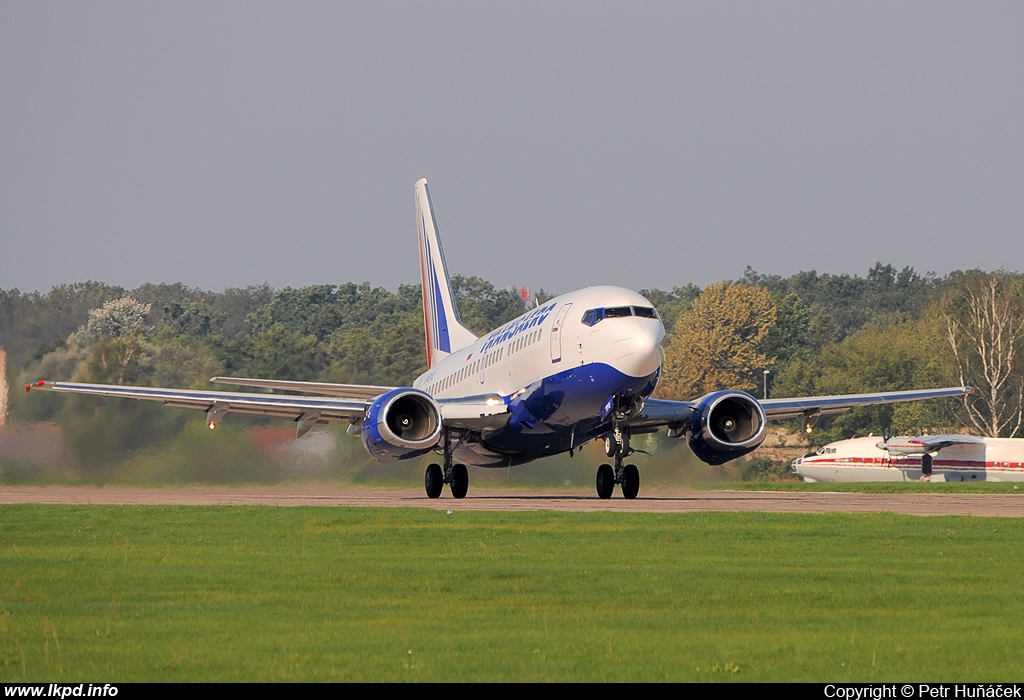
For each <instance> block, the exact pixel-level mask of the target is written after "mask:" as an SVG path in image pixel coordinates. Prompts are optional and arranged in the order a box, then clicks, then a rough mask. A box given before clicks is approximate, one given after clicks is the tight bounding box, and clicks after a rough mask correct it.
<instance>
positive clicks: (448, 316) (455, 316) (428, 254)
mask: <svg viewBox="0 0 1024 700" xmlns="http://www.w3.org/2000/svg"><path fill="white" fill-rule="evenodd" d="M415 192H416V227H417V229H418V231H419V239H420V276H421V280H422V283H423V325H424V327H425V329H426V335H427V367H428V368H430V367H433V366H434V364H436V363H437V362H438V361H440V360H443V359H444V358H446V357H448V355H450V354H451V353H453V352H456V351H458V350H461V349H462V348H464V347H466V346H467V345H470V344H471V343H472V342H473V341H475V340H476V339H477V337H476V335H474V334H473V332H472V331H470V330H469V329H468V328H466V327H465V326H463V325H462V320H461V319H460V318H459V310H458V309H457V308H456V306H455V297H454V295H453V294H452V286H451V282H450V281H449V279H448V268H447V266H446V265H445V262H444V250H442V248H441V239H440V237H439V236H438V235H437V221H436V220H435V219H434V206H433V204H431V202H430V192H429V190H428V189H427V179H426V178H421V179H419V180H417V181H416V186H415Z"/></svg>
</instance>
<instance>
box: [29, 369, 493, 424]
mask: <svg viewBox="0 0 1024 700" xmlns="http://www.w3.org/2000/svg"><path fill="white" fill-rule="evenodd" d="M210 381H213V382H220V383H230V384H237V385H239V386H253V387H261V388H268V389H283V390H287V391H306V392H320V393H324V394H335V395H337V396H338V397H344V398H335V397H333V396H287V395H272V394H270V395H268V394H248V393H241V392H229V391H201V390H193V389H163V388H159V387H148V386H117V385H113V384H82V383H79V382H50V381H46V380H43V379H40V380H39V381H38V382H36V383H34V384H27V385H26V386H25V390H26V391H32V390H42V391H56V392H63V393H69V394H91V395H94V396H112V397H116V398H123V399H142V400H146V401H160V402H161V403H162V404H163V405H164V406H166V407H168V408H183V409H187V410H193V411H206V424H207V427H209V428H210V429H211V430H212V429H213V428H215V427H216V426H217V424H218V423H220V421H221V419H222V418H223V417H224V415H225V414H227V413H243V414H247V415H251V416H268V417H273V418H284V419H287V420H292V421H295V422H296V423H298V424H299V425H298V429H297V431H296V432H297V437H302V436H303V435H305V434H306V433H307V432H309V430H310V429H311V428H312V427H313V425H314V424H316V423H334V422H345V423H350V424H352V423H359V422H360V421H362V420H363V418H364V417H365V416H366V410H367V408H369V406H370V405H371V404H372V403H373V400H374V399H375V398H377V397H378V396H381V395H382V394H386V393H387V392H389V391H393V390H394V389H397V388H399V387H388V386H369V385H365V384H330V383H326V382H291V381H284V380H276V379H247V378H234V377H214V378H213V379H211V380H210ZM436 401H437V406H438V409H439V411H440V414H441V420H442V422H443V423H444V425H446V426H449V427H453V428H461V429H464V430H480V429H483V428H496V427H501V426H502V425H504V423H505V422H507V420H508V406H507V404H506V403H505V402H504V401H503V400H502V399H501V397H500V396H497V395H496V394H484V395H480V396H466V397H460V398H458V399H437V400H436Z"/></svg>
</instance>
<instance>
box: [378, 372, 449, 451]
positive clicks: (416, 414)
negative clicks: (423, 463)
mask: <svg viewBox="0 0 1024 700" xmlns="http://www.w3.org/2000/svg"><path fill="white" fill-rule="evenodd" d="M362 436H363V447H365V448H366V451H367V452H369V453H370V455H372V456H373V457H374V458H375V459H377V460H378V461H380V462H396V461H398V460H400V459H409V458H411V457H418V456H420V455H422V454H426V453H427V452H430V450H432V449H434V447H435V446H436V445H437V443H438V442H440V440H441V409H440V408H438V405H437V403H436V402H435V401H434V399H432V398H431V397H430V395H429V394H427V393H425V392H422V391H419V390H418V389H392V390H391V391H389V392H388V393H386V394H381V395H380V396H378V397H377V398H376V399H374V401H373V403H372V404H370V408H369V409H367V411H366V417H365V418H364V419H363V427H362Z"/></svg>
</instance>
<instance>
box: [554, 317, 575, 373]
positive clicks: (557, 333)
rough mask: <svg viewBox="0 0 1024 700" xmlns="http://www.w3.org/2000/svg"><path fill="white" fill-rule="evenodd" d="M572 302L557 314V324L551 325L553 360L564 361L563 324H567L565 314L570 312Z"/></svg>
mask: <svg viewBox="0 0 1024 700" xmlns="http://www.w3.org/2000/svg"><path fill="white" fill-rule="evenodd" d="M570 306H572V304H564V305H563V306H562V308H560V309H559V310H558V315H557V316H555V325H553V326H552V327H551V361H552V362H561V361H562V326H563V325H564V324H565V315H566V314H567V313H569V307H570Z"/></svg>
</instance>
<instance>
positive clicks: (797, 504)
mask: <svg viewBox="0 0 1024 700" xmlns="http://www.w3.org/2000/svg"><path fill="white" fill-rule="evenodd" d="M7 503H63V504H115V505H126V504H137V505H274V506H311V505H316V506H354V507H376V508H397V507H409V508H435V509H438V510H448V509H451V510H462V511H466V510H492V511H493V510H503V511H524V510H554V511H566V512H569V511H575V512H600V511H606V512H653V513H682V512H692V511H708V510H715V511H765V512H773V513H826V512H842V513H869V512H885V511H890V512H894V513H906V514H909V515H979V516H998V517H1007V518H1020V517H1024V492H1022V494H1021V495H1016V494H1012V495H1011V494H938V493H935V494H932V493H914V494H868V493H829V492H813V493H812V492H771V491H759V492H758V491H693V490H687V489H649V490H648V491H647V492H641V494H640V496H639V497H638V498H636V499H635V500H632V501H627V500H625V499H623V498H622V497H621V496H619V494H618V492H616V497H615V498H612V499H610V500H601V499H599V498H597V496H596V495H594V494H593V493H591V492H589V491H583V490H579V491H569V490H565V489H561V490H560V489H551V490H548V491H545V490H543V489H536V490H526V489H522V490H512V489H488V488H477V489H475V490H474V489H472V488H471V489H470V492H469V495H468V496H467V497H466V498H464V499H461V500H455V499H453V498H452V497H451V496H450V495H449V494H448V491H447V489H446V490H445V492H444V495H442V497H441V498H439V499H437V500H431V499H429V498H427V497H426V495H425V494H424V493H423V489H422V488H411V487H410V488H395V489H391V488H368V487H360V486H346V485H335V484H305V485H287V486H268V487H260V486H244V487H237V488H236V487H229V486H211V487H184V488H167V487H161V488H139V487H125V486H106V487H89V486H5V487H0V504H7Z"/></svg>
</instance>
